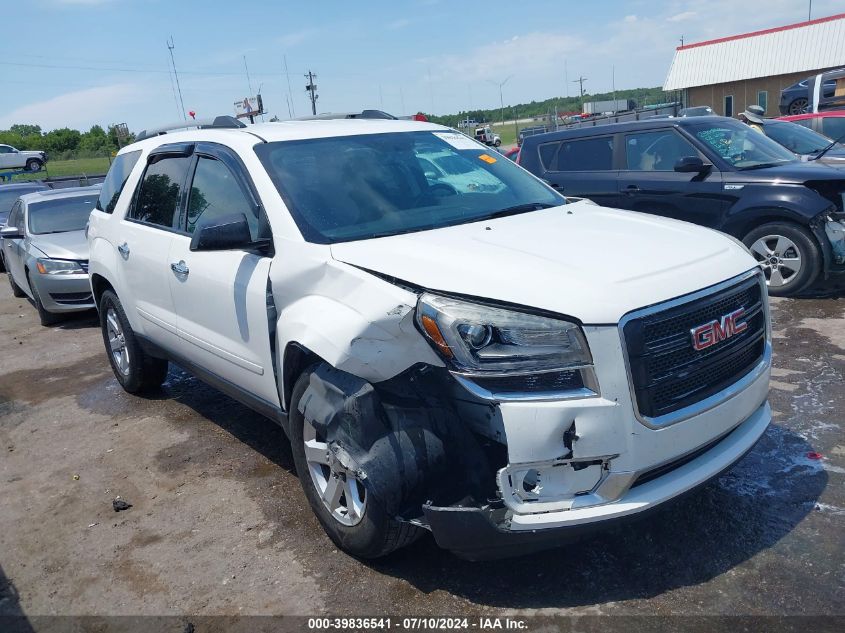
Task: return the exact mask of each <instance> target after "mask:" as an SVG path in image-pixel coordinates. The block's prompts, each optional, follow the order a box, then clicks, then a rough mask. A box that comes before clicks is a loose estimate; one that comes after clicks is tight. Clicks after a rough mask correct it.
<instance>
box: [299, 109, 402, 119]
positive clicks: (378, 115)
mask: <svg viewBox="0 0 845 633" xmlns="http://www.w3.org/2000/svg"><path fill="white" fill-rule="evenodd" d="M334 119H396V117H395V116H393V115H392V114H388V113H387V112H383V111H381V110H361V111H360V112H325V113H323V114H313V115H309V116H302V117H299V118H297V119H294V120H295V121H329V120H334Z"/></svg>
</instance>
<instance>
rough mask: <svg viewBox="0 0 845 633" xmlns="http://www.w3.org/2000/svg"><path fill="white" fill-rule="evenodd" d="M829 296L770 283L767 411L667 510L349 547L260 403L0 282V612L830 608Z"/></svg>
mask: <svg viewBox="0 0 845 633" xmlns="http://www.w3.org/2000/svg"><path fill="white" fill-rule="evenodd" d="M840 296H843V295H834V296H829V297H821V298H813V299H794V300H776V301H775V302H774V303H775V311H774V321H775V366H776V369H775V378H774V381H773V383H772V392H771V402H772V405H773V408H774V409H775V411H776V414H775V423H774V424H773V425H772V426H771V428H770V429H769V431H768V432H767V434H766V436H765V437H764V439H763V440H762V441H761V442H760V443H759V444H758V445H757V447H756V448H755V449H754V451H753V452H752V453H751V454H750V455H749V456H748V457H746V458H745V459H744V460H743V461H742V462H740V463H739V464H738V465H737V466H736V467H735V468H734V469H733V470H732V471H731V472H729V473H728V474H726V475H724V476H723V477H722V478H721V479H720V480H718V482H715V483H712V484H710V485H709V486H707V487H706V488H704V489H703V490H702V491H701V492H699V493H696V494H695V495H694V496H692V497H690V498H688V499H686V500H684V501H682V502H681V503H679V504H678V505H676V506H674V507H673V508H672V509H671V510H669V511H664V512H662V513H660V514H658V515H657V516H656V517H655V518H654V519H652V520H650V521H648V522H645V523H641V524H637V525H635V526H633V527H627V528H625V530H624V531H618V532H616V533H611V534H606V535H603V536H600V537H597V538H594V539H593V540H590V541H587V542H583V543H580V544H577V545H574V546H570V547H568V548H566V549H561V550H557V551H553V552H549V553H544V554H539V555H533V556H529V557H525V558H521V559H516V560H510V561H500V562H485V563H468V562H464V561H461V560H458V559H456V558H455V557H453V556H451V555H450V554H448V553H446V552H442V551H440V550H438V549H437V548H436V547H435V545H434V543H433V541H432V540H431V539H430V538H426V539H423V540H422V541H420V542H418V543H416V544H415V545H414V546H412V547H411V548H409V549H407V550H404V551H402V552H399V553H398V554H396V555H394V556H392V557H390V558H388V559H386V560H382V561H378V562H367V563H363V562H360V561H357V560H355V559H352V558H350V557H349V556H347V555H345V554H343V553H341V552H339V551H337V550H336V549H335V548H334V547H333V545H332V543H331V542H330V541H329V540H328V538H327V537H326V536H325V535H324V534H323V532H322V531H321V529H320V528H319V526H318V524H317V521H316V520H315V519H314V517H313V516H312V514H311V512H310V509H309V508H308V506H307V504H306V502H305V500H304V497H303V494H302V491H301V488H300V486H299V483H298V480H297V479H296V475H295V473H294V472H293V465H292V459H291V457H290V453H289V451H288V449H287V448H286V446H285V439H284V436H283V434H282V432H281V431H280V430H279V429H278V428H277V427H275V426H274V425H273V424H272V423H269V422H267V421H265V420H264V419H263V418H261V417H260V416H258V415H256V414H254V413H252V412H251V411H249V410H248V409H246V408H244V407H243V406H241V405H240V404H238V403H236V402H234V401H232V400H230V399H228V398H227V397H225V396H223V395H221V394H219V393H217V392H215V391H214V390H212V389H210V388H209V387H206V386H205V385H203V384H202V383H200V382H198V381H197V380H195V379H193V378H192V377H191V376H189V375H188V374H186V373H184V372H182V371H180V370H179V369H178V368H175V367H173V366H171V373H170V375H169V377H168V381H167V383H166V385H165V387H164V389H163V390H162V391H161V393H160V394H159V395H156V396H155V397H152V398H136V397H133V396H129V395H127V394H125V393H124V392H123V391H122V390H121V389H120V388H119V387H118V385H117V383H116V382H115V380H114V379H113V377H112V374H111V370H110V369H109V366H108V364H107V361H106V358H105V355H104V352H103V343H102V339H101V338H100V331H99V329H98V328H97V327H96V319H95V317H94V316H92V315H83V316H82V317H78V318H74V319H72V320H70V321H68V322H66V323H65V324H64V325H60V326H58V327H52V328H42V327H41V326H39V325H38V324H37V319H36V315H35V311H34V309H33V307H32V306H31V305H30V304H29V303H27V302H26V301H24V300H17V299H13V298H12V296H11V293H10V292H9V288H8V285H6V284H5V283H4V284H3V285H2V287H0V359H2V360H0V447H2V459H0V481H2V485H0V614H7V615H8V614H16V613H18V614H19V613H21V612H22V613H23V614H25V615H27V616H30V617H31V616H38V615H49V614H79V615H82V614H87V615H91V614H96V615H110V614H159V615H184V614H193V615H213V614H227V615H234V614H332V615H354V614H366V615H375V614H381V613H392V614H409V613H413V614H441V615H459V614H460V615H473V614H482V613H484V614H500V613H502V614H503V613H519V614H537V613H539V614H585V615H590V614H592V615H594V614H693V615H694V614H770V615H780V614H830V613H839V614H843V612H845V589H843V587H844V586H845V565H843V563H845V554H843V545H844V544H845V536H843V535H845V492H843V482H845V438H843V426H844V425H843V414H842V407H843V403H845V395H843V388H842V387H843V371H845V299H843V298H839V297H840ZM813 453H820V454H821V455H822V459H813V457H817V456H815V455H812V454H813ZM77 476H78V477H77ZM117 495H120V496H121V497H122V498H124V499H126V500H127V501H129V502H130V503H131V504H132V508H131V509H129V510H127V511H124V512H120V513H115V512H114V510H113V509H112V499H113V498H114V497H115V496H117Z"/></svg>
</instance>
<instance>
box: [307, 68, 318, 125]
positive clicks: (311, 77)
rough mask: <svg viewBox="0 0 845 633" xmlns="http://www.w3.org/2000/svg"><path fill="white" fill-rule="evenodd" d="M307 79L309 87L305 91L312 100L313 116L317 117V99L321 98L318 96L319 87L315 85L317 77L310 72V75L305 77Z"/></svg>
mask: <svg viewBox="0 0 845 633" xmlns="http://www.w3.org/2000/svg"><path fill="white" fill-rule="evenodd" d="M305 77H306V79H308V85H307V86H305V91H306V92H307V93H308V96H309V97H310V98H311V114H313V115H315V116H316V115H317V99H319V98H320V97H319V96H318V95H317V85H316V84H315V83H314V80H315V79H316V78H317V75H315V74H314V73H312V72H311V71H310V70H309V71H308V74H307V75H305Z"/></svg>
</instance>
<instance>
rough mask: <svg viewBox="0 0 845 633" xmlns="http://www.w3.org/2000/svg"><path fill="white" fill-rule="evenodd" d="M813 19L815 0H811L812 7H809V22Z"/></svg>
mask: <svg viewBox="0 0 845 633" xmlns="http://www.w3.org/2000/svg"><path fill="white" fill-rule="evenodd" d="M812 19H813V0H810V8H809V9H807V22H809V21H810V20H812Z"/></svg>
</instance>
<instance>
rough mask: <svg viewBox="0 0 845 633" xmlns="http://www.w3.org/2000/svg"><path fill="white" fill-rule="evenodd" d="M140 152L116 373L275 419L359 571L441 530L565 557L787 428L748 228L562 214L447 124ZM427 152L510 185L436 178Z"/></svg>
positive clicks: (118, 266) (104, 242)
mask: <svg viewBox="0 0 845 633" xmlns="http://www.w3.org/2000/svg"><path fill="white" fill-rule="evenodd" d="M224 125H225V126H224ZM145 136H146V138H143V137H145ZM141 137H142V140H140V141H139V142H136V143H134V144H132V145H129V146H128V147H125V148H123V149H122V150H121V151H120V153H119V154H118V156H117V158H116V160H115V161H114V162H113V164H112V167H111V170H110V171H109V174H108V176H107V178H106V182H105V183H104V184H103V188H102V193H101V196H100V202H99V204H98V205H97V208H96V209H95V210H94V211H93V212H92V213H91V217H90V224H89V230H88V240H89V245H90V267H89V272H90V276H91V285H92V291H93V293H94V297H95V301H96V303H97V305H98V306H99V313H100V319H101V326H102V332H103V340H104V344H105V349H106V353H107V356H108V359H109V361H110V363H111V366H112V368H113V370H114V374H115V376H116V378H117V380H118V382H119V383H120V384H121V385H122V386H123V387H124V389H126V390H127V391H129V392H132V393H136V392H142V391H144V390H148V389H157V388H158V387H159V385H161V383H162V381H163V380H164V377H165V375H166V373H167V367H168V362H169V361H173V362H176V363H178V364H179V365H181V366H182V367H185V368H186V369H188V370H189V371H191V372H194V373H195V374H196V375H198V376H199V377H200V378H202V379H203V380H206V381H208V382H209V383H211V384H212V385H215V386H216V387H218V388H219V389H220V390H222V391H224V392H226V393H228V394H230V395H231V396H233V397H235V398H237V399H239V400H241V401H242V402H244V403H246V404H247V405H248V406H250V407H252V408H254V409H255V410H256V411H259V412H261V413H262V414H264V415H265V416H267V417H268V418H270V419H271V420H274V421H276V422H277V423H279V424H280V425H281V426H282V427H283V428H284V430H285V432H286V434H287V437H288V438H289V439H290V441H291V444H292V448H293V455H294V459H295V463H296V469H297V472H298V473H299V478H300V481H301V483H302V487H303V490H304V493H305V495H306V497H307V499H308V501H309V503H310V505H311V507H312V509H313V510H314V513H315V514H316V516H317V518H318V519H319V521H320V523H321V524H322V526H323V528H324V529H325V531H326V532H327V533H328V535H329V536H330V537H331V539H332V540H333V541H334V542H335V543H336V544H337V545H338V546H339V547H341V548H343V549H345V550H347V551H349V552H351V553H352V554H354V555H356V556H360V557H376V556H382V555H384V554H387V553H389V552H390V551H392V550H394V549H396V548H398V547H401V546H403V545H405V544H407V543H409V542H411V541H413V540H414V539H415V538H417V537H418V536H419V535H421V534H424V533H425V531H431V532H432V533H433V535H434V538H435V539H436V541H437V543H438V544H439V545H440V546H442V547H444V548H447V549H449V550H452V551H454V552H456V553H458V554H459V555H461V556H464V557H467V558H471V559H478V558H484V557H490V556H503V555H511V554H514V553H517V552H521V551H526V550H532V549H539V548H543V547H549V546H552V545H556V544H559V543H564V542H567V541H569V540H571V539H572V538H574V537H577V536H579V535H580V534H582V533H583V532H585V531H592V530H597V529H599V528H603V527H606V526H609V525H615V524H616V523H618V522H619V521H623V520H626V519H630V518H634V517H639V516H641V515H642V514H643V513H645V512H647V511H650V510H653V509H656V508H658V507H660V506H661V504H663V503H664V502H666V501H669V500H670V499H673V498H675V497H677V496H678V495H681V494H682V493H685V492H687V491H689V490H691V489H693V488H695V487H696V486H699V485H701V484H703V483H705V482H707V481H708V480H710V479H712V478H713V477H715V476H717V475H718V474H720V473H722V472H723V471H724V470H726V469H728V468H730V466H731V465H732V464H733V463H734V462H736V461H737V460H738V459H740V458H741V457H742V456H743V455H745V453H746V452H748V451H749V450H750V449H751V448H752V447H753V446H754V444H755V442H757V440H758V439H759V438H760V437H761V435H762V434H763V432H764V431H765V430H766V428H767V426H768V424H769V422H770V418H771V411H770V408H769V405H768V404H767V396H768V391H769V373H770V362H771V346H770V325H769V312H768V298H767V293H766V284H765V279H764V278H763V276H762V274H761V271H760V269H759V268H758V266H757V263H756V261H755V260H754V258H753V257H752V256H751V255H750V254H749V252H748V251H747V249H746V248H745V247H744V246H743V245H742V244H740V243H739V242H737V241H736V240H734V239H733V238H731V237H728V236H725V235H723V234H721V233H718V232H716V231H712V230H709V229H704V228H701V227H698V226H694V225H692V224H687V223H684V222H679V221H674V220H668V219H664V218H660V217H656V216H651V215H645V214H642V213H633V212H629V211H616V210H612V209H606V208H602V207H599V206H596V205H594V204H592V203H590V202H588V201H570V200H567V199H566V198H564V197H562V196H561V195H560V194H558V193H557V192H555V191H554V190H553V189H551V188H550V187H549V186H547V185H546V184H545V183H543V182H542V181H540V180H538V179H537V178H535V177H533V176H532V175H530V174H529V173H528V172H526V171H525V170H523V169H522V168H520V167H519V166H517V165H515V164H514V163H513V162H512V161H509V160H507V159H506V158H504V157H502V156H500V155H498V153H496V152H492V151H490V150H489V149H488V148H487V147H485V146H483V145H480V144H478V143H476V142H475V141H473V140H472V139H470V138H468V137H467V136H465V135H464V134H461V133H459V132H456V131H454V130H450V129H448V128H445V127H442V126H439V125H434V124H430V123H419V122H412V121H393V120H364V119H353V120H339V121H300V122H284V123H268V124H259V125H253V126H250V127H247V128H244V127H241V126H238V125H237V124H236V123H235V122H234V121H232V122H230V123H229V124H225V122H223V123H220V124H219V125H216V127H215V125H212V126H206V127H205V129H200V130H191V131H185V132H175V133H164V134H158V135H145V134H142V135H141ZM432 155H437V156H445V155H448V156H449V157H451V159H452V160H453V162H460V163H461V165H462V171H463V172H464V173H465V174H466V175H467V178H472V179H473V180H474V181H476V180H477V181H478V182H481V181H484V182H488V181H495V182H496V183H497V186H495V187H484V188H468V187H455V186H451V185H449V184H448V183H447V182H444V181H443V180H442V179H437V178H430V177H428V176H427V175H426V170H425V167H424V164H425V163H424V159H425V157H430V156H432ZM474 172H478V177H477V178H476V177H475V176H473V173H474Z"/></svg>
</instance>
